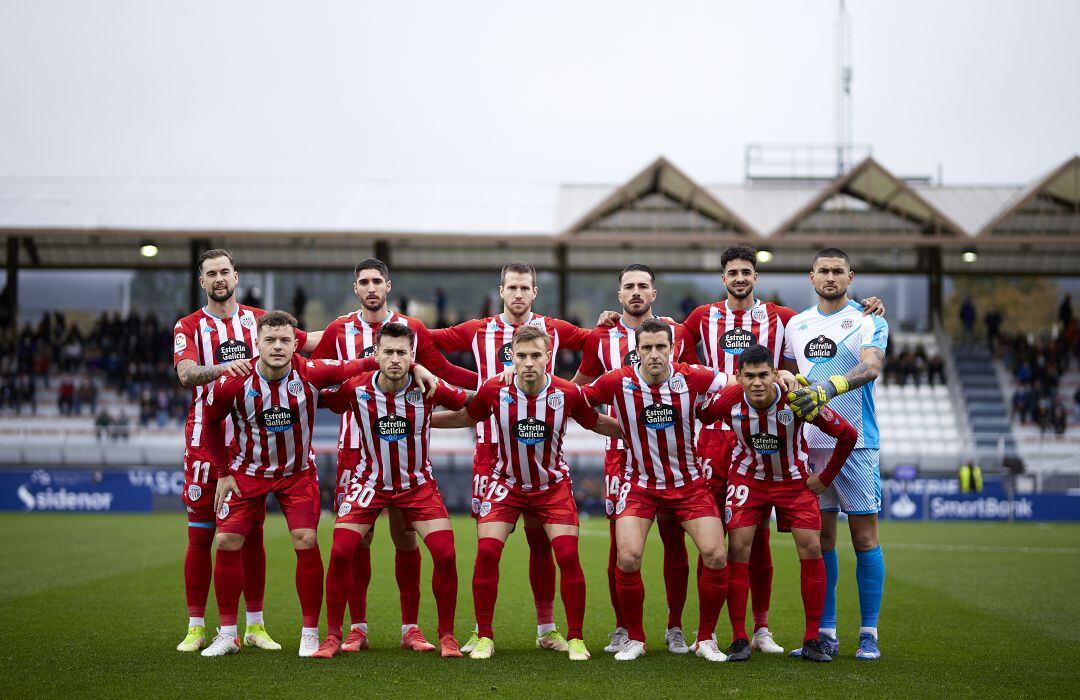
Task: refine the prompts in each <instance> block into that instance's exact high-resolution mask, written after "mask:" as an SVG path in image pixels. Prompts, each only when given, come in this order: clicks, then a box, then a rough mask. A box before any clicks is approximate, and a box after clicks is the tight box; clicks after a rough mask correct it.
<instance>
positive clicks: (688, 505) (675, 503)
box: [615, 479, 720, 523]
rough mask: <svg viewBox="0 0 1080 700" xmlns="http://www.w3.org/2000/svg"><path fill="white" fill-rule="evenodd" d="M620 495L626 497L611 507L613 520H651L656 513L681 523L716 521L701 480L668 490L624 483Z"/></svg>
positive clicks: (704, 485) (716, 512)
mask: <svg viewBox="0 0 1080 700" xmlns="http://www.w3.org/2000/svg"><path fill="white" fill-rule="evenodd" d="M622 491H623V492H625V493H626V495H625V496H623V497H622V498H620V499H619V502H618V503H617V504H615V517H616V518H623V517H626V516H628V515H630V516H633V517H635V518H645V519H646V520H652V519H653V518H655V517H656V516H657V514H658V513H668V514H671V515H672V516H674V518H675V520H677V521H679V522H680V523H684V522H686V521H687V520H696V519H698V518H706V517H713V518H719V517H720V512H719V511H718V510H717V509H716V501H714V500H713V497H712V492H711V491H710V490H709V487H708V484H706V482H705V480H704V479H699V480H697V481H694V482H692V483H690V484H687V485H686V486H682V487H680V488H669V489H650V488H648V487H645V486H638V484H637V482H636V481H635V482H627V483H625V484H623V488H622Z"/></svg>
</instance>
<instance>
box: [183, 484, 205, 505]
mask: <svg viewBox="0 0 1080 700" xmlns="http://www.w3.org/2000/svg"><path fill="white" fill-rule="evenodd" d="M187 497H188V500H189V501H197V500H199V499H200V498H202V486H199V485H198V484H189V485H188V487H187Z"/></svg>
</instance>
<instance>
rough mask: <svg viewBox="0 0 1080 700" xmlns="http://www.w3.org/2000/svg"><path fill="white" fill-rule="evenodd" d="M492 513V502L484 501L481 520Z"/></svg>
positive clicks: (481, 505) (481, 508)
mask: <svg viewBox="0 0 1080 700" xmlns="http://www.w3.org/2000/svg"><path fill="white" fill-rule="evenodd" d="M490 512H491V502H490V501H484V502H483V503H481V504H480V517H481V518H483V517H484V516H486V515H487V514H488V513H490Z"/></svg>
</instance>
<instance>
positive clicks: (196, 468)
mask: <svg viewBox="0 0 1080 700" xmlns="http://www.w3.org/2000/svg"><path fill="white" fill-rule="evenodd" d="M200 474H201V476H200ZM209 479H210V463H209V462H192V463H191V480H192V481H194V482H195V483H196V484H205V483H206V482H207V481H208V480H209Z"/></svg>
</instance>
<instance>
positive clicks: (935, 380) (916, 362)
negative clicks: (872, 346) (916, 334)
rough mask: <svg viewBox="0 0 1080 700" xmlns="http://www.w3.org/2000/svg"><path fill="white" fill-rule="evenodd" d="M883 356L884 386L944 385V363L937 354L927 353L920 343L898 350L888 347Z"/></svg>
mask: <svg viewBox="0 0 1080 700" xmlns="http://www.w3.org/2000/svg"><path fill="white" fill-rule="evenodd" d="M885 356H886V362H885V377H884V381H885V383H886V384H897V385H899V386H906V385H907V384H909V383H910V384H913V385H915V386H921V385H922V384H923V383H924V382H925V383H927V384H929V385H930V386H936V385H938V384H941V385H944V384H945V361H944V360H943V359H941V356H940V355H938V354H937V353H934V354H930V353H928V352H927V351H926V348H925V347H923V345H922V344H921V343H920V344H917V345H915V346H914V347H912V346H909V345H902V346H900V347H899V348H894V347H893V346H892V345H888V346H886V349H885Z"/></svg>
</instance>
